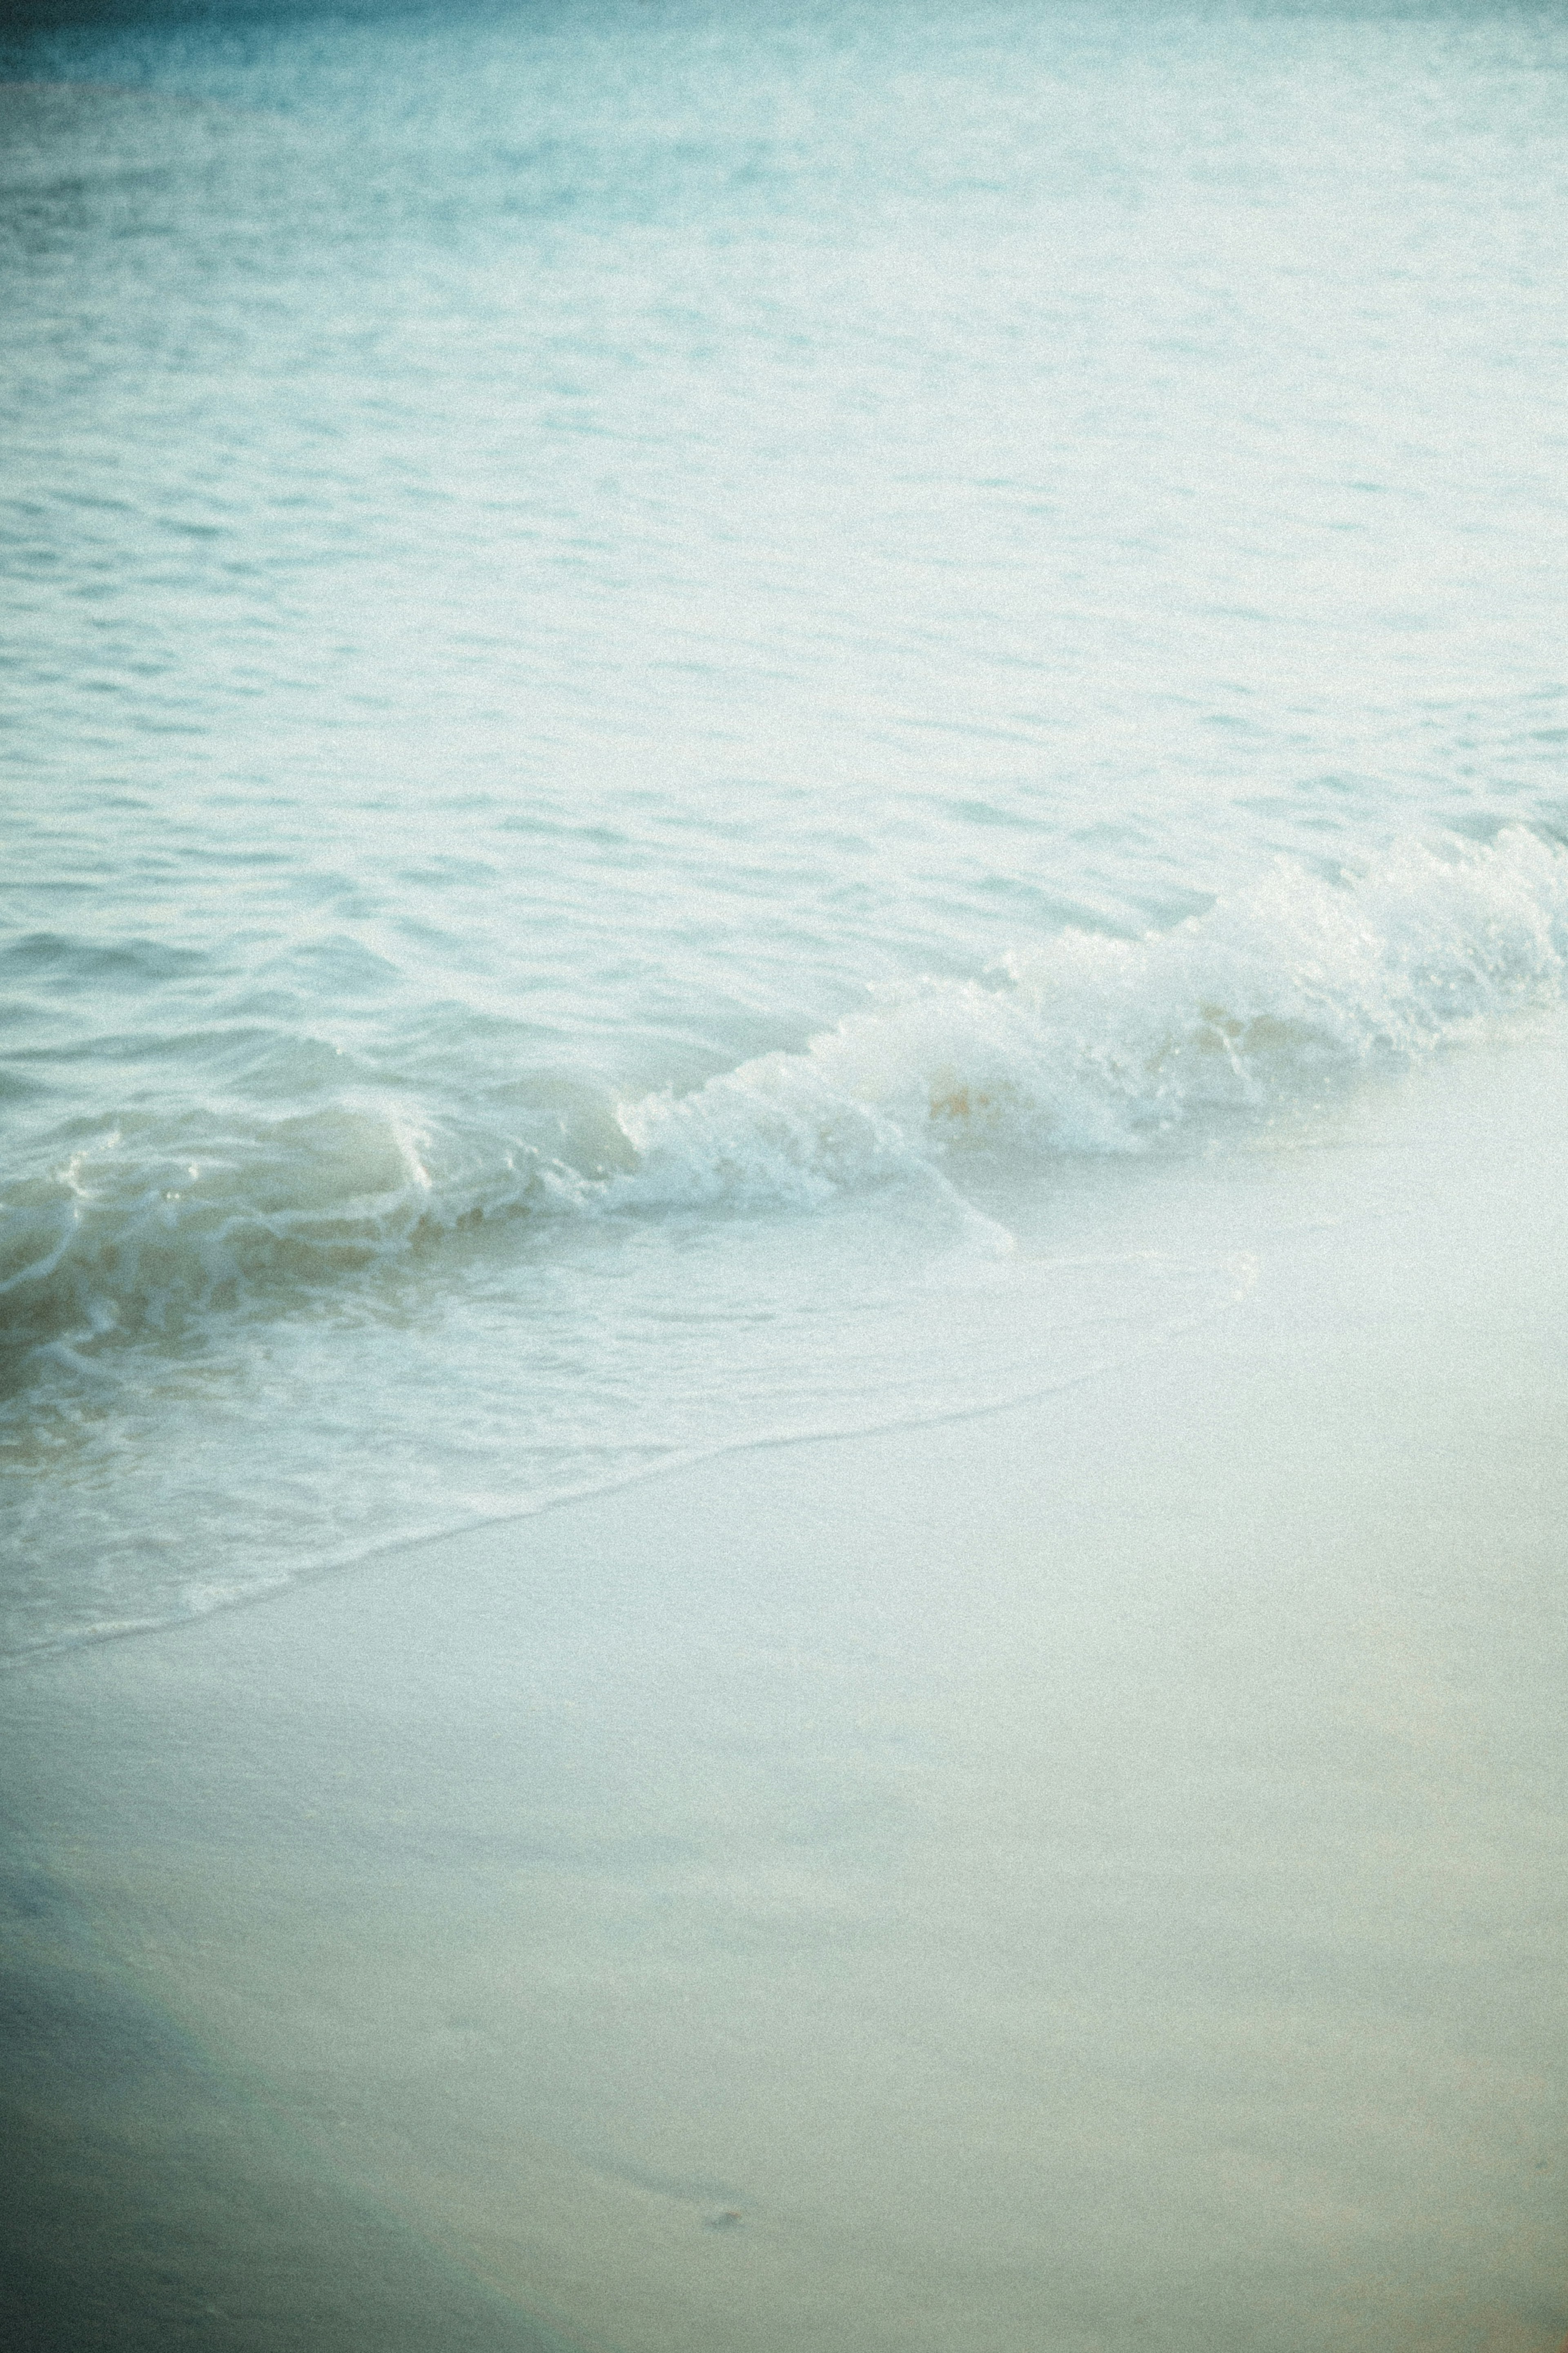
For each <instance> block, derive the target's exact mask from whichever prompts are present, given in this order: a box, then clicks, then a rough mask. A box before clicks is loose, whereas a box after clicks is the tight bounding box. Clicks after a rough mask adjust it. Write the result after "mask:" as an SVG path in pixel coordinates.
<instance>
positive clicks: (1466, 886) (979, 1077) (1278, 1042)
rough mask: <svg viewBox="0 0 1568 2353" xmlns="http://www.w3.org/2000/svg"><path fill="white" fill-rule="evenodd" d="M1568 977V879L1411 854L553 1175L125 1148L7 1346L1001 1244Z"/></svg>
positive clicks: (203, 1148)
mask: <svg viewBox="0 0 1568 2353" xmlns="http://www.w3.org/2000/svg"><path fill="white" fill-rule="evenodd" d="M1565 970H1568V852H1565V851H1564V850H1563V849H1562V848H1560V847H1557V846H1555V845H1553V844H1551V843H1549V842H1547V841H1544V840H1542V839H1540V838H1538V837H1537V836H1535V835H1532V834H1530V833H1528V832H1525V831H1523V830H1514V831H1510V832H1509V833H1506V834H1504V835H1502V836H1500V838H1499V839H1497V841H1495V842H1494V843H1492V844H1491V845H1489V846H1488V847H1478V846H1476V845H1474V844H1464V843H1459V842H1457V841H1450V842H1448V843H1447V844H1445V845H1442V846H1439V847H1436V848H1432V847H1421V846H1406V847H1405V848H1403V849H1400V850H1398V851H1397V852H1396V853H1394V855H1392V856H1391V857H1390V858H1388V859H1387V860H1385V861H1384V862H1383V863H1382V864H1381V865H1379V866H1377V867H1375V868H1373V869H1371V870H1369V871H1367V872H1365V873H1363V875H1362V876H1360V877H1359V878H1357V879H1354V880H1347V881H1340V882H1332V881H1324V880H1322V879H1321V878H1319V877H1317V876H1314V875H1312V874H1310V873H1308V872H1307V871H1304V870H1303V869H1301V868H1300V867H1299V866H1295V865H1290V864H1286V863H1283V862H1282V863H1280V864H1279V865H1278V866H1276V867H1275V868H1274V869H1273V870H1272V871H1270V872H1269V873H1268V874H1267V875H1266V876H1264V877H1263V878H1262V880H1261V881H1259V882H1258V883H1257V884H1256V885H1255V886H1254V887H1253V888H1252V889H1251V890H1250V891H1248V892H1245V893H1243V894H1240V895H1238V896H1237V897H1235V898H1233V899H1230V900H1227V901H1222V902H1219V903H1218V904H1216V905H1215V907H1214V908H1213V909H1211V910H1210V912H1209V913H1206V914H1205V915H1202V916H1199V917H1194V919H1192V920H1191V921H1189V922H1187V923H1182V924H1179V925H1178V926H1176V928H1175V929H1173V931H1170V932H1167V933H1163V934H1152V935H1150V936H1149V937H1147V938H1145V939H1142V940H1134V941H1127V940H1117V939H1111V938H1108V937H1105V936H1103V935H1099V934H1088V933H1081V932H1068V933H1066V934H1063V935H1061V936H1060V937H1058V938H1057V939H1054V940H1052V941H1049V942H1047V943H1046V944H1041V945H1039V946H1037V947H1036V948H1033V949H1031V950H1029V951H1027V952H1022V953H1019V954H1018V955H1015V956H1014V957H1012V958H1011V959H1009V961H1008V962H1007V964H1006V965H1005V966H1003V967H1001V968H999V969H998V970H997V971H995V972H994V973H993V974H991V975H989V976H987V977H986V978H985V979H984V980H975V981H934V980H928V981H924V982H921V983H920V984H918V985H916V986H914V987H910V988H907V989H904V990H902V991H901V992H899V993H897V994H887V995H884V996H883V997H880V998H879V1000H878V1001H877V1002H876V1003H874V1004H873V1005H872V1006H870V1007H868V1008H867V1009H865V1010H864V1011H861V1012H858V1013H856V1014H854V1015H852V1016H850V1017H849V1018H847V1019H846V1020H844V1021H842V1022H840V1023H839V1024H838V1025H837V1028H835V1029H831V1030H829V1031H826V1032H824V1033H823V1034H822V1035H820V1036H818V1037H816V1038H815V1039H812V1040H811V1041H810V1043H809V1044H808V1045H807V1046H806V1047H805V1049H804V1050H801V1051H799V1052H793V1053H791V1052H778V1053H772V1054H766V1055H763V1056H761V1057H759V1058H757V1059H756V1060H752V1061H748V1062H745V1063H743V1064H742V1065H741V1066H740V1067H739V1068H737V1069H735V1070H731V1071H726V1072H723V1073H721V1075H720V1076H718V1077H716V1078H713V1079H711V1080H710V1081H709V1082H708V1083H707V1084H706V1085H704V1086H702V1087H701V1088H700V1089H697V1090H696V1091H694V1092H691V1093H689V1094H687V1095H679V1096H678V1095H676V1094H674V1093H673V1092H656V1093H652V1094H648V1095H645V1096H644V1097H642V1098H641V1099H640V1100H639V1101H637V1102H635V1103H626V1104H623V1105H622V1106H620V1107H619V1109H618V1110H617V1111H616V1112H615V1113H614V1116H613V1118H612V1117H611V1114H610V1112H609V1109H608V1107H607V1106H605V1105H604V1104H603V1103H598V1104H596V1105H593V1104H589V1103H588V1098H587V1093H586V1092H584V1098H583V1103H582V1104H580V1105H579V1112H578V1114H574V1123H568V1122H564V1121H563V1119H561V1118H559V1117H557V1118H555V1119H554V1122H553V1127H552V1134H553V1135H554V1138H555V1148H553V1149H547V1148H546V1146H545V1145H544V1144H542V1143H539V1142H534V1143H526V1142H522V1141H520V1140H518V1138H517V1136H516V1135H515V1134H510V1135H509V1134H504V1133H501V1132H500V1130H499V1129H498V1128H497V1126H496V1125H495V1124H493V1122H492V1124H490V1125H488V1126H487V1125H485V1124H483V1120H482V1118H481V1116H480V1115H479V1114H478V1113H472V1114H468V1124H467V1125H464V1124H462V1122H461V1120H459V1119H458V1118H456V1117H454V1116H451V1115H448V1116H447V1117H446V1118H444V1119H437V1118H436V1117H435V1116H434V1115H433V1114H429V1115H426V1113H422V1112H420V1111H417V1110H414V1109H410V1108H409V1107H408V1106H407V1105H406V1104H404V1103H392V1102H367V1101H361V1100H354V1101H352V1102H339V1103H332V1104H327V1105H322V1106H319V1107H317V1108H315V1109H312V1110H310V1111H308V1112H303V1113H298V1114H296V1115H294V1116H292V1117H288V1118H282V1119H275V1120H272V1121H270V1122H267V1121H261V1120H252V1121H250V1122H249V1123H248V1124H247V1123H246V1122H243V1121H239V1120H235V1119H229V1120H219V1119H217V1118H216V1117H209V1118H208V1119H207V1120H206V1121H205V1122H204V1121H202V1120H201V1119H200V1118H199V1116H198V1115H197V1114H196V1113H188V1114H185V1115H184V1122H183V1124H178V1123H177V1124H173V1125H171V1124H163V1125H162V1126H159V1125H155V1124H152V1123H151V1122H148V1123H145V1124H140V1125H139V1124H137V1123H135V1122H133V1121H131V1120H124V1121H121V1124H119V1125H118V1126H115V1127H113V1128H109V1129H105V1130H102V1131H100V1132H97V1133H94V1134H90V1135H88V1136H85V1137H83V1138H82V1139H80V1140H79V1141H78V1142H76V1143H75V1144H74V1145H72V1146H71V1148H69V1149H68V1150H67V1151H66V1152H65V1154H64V1155H63V1157H62V1158H61V1159H60V1160H59V1161H58V1164H57V1165H56V1166H54V1167H53V1168H51V1169H50V1170H48V1171H47V1174H44V1175H42V1176H37V1177H36V1178H34V1179H32V1180H30V1181H26V1182H24V1183H22V1184H20V1185H17V1186H15V1187H12V1188H11V1189H10V1190H9V1192H8V1193H7V1196H6V1198H5V1203H4V1208H5V1218H4V1221H3V1224H0V1325H3V1328H4V1330H5V1334H6V1335H7V1337H8V1339H9V1340H10V1341H11V1342H12V1343H13V1344H16V1343H18V1342H19V1343H20V1344H21V1345H23V1346H24V1347H30V1346H34V1345H37V1344H39V1343H44V1344H46V1345H55V1346H59V1345H76V1344H77V1343H78V1342H79V1341H80V1340H84V1339H85V1340H90V1341H95V1342H96V1341H101V1340H106V1339H109V1338H111V1337H112V1335H115V1334H121V1335H138V1334H152V1335H164V1336H168V1337H178V1336H179V1335H180V1334H181V1333H183V1332H184V1331H186V1330H187V1329H189V1328H190V1327H191V1325H192V1324H193V1323H194V1322H195V1321H199V1319H201V1318H203V1317H205V1316H207V1315H209V1314H225V1313H227V1312H230V1311H234V1310H237V1309H241V1308H250V1309H255V1308H257V1307H258V1306H259V1307H260V1308H262V1309H263V1310H265V1311H268V1312H271V1311H273V1310H276V1309H279V1308H286V1307H287V1306H288V1305H289V1303H291V1302H297V1301H299V1300H300V1299H302V1298H305V1297H308V1296H311V1295H315V1294H319V1293H321V1292H323V1291H328V1292H335V1291H337V1290H339V1289H340V1288H341V1286H342V1284H343V1282H345V1281H350V1282H352V1281H353V1279H355V1278H361V1277H363V1276H364V1275H366V1274H367V1273H369V1272H371V1271H374V1269H376V1268H377V1267H383V1268H385V1267H394V1268H395V1267H400V1266H403V1265H405V1264H406V1263H408V1262H409V1261H410V1260H411V1259H412V1258H413V1257H414V1256H415V1255H416V1254H417V1253H419V1252H420V1251H421V1250H425V1249H426V1248H427V1247H429V1246H431V1245H433V1244H435V1243H437V1242H438V1241H440V1240H441V1239H442V1238H443V1237H446V1236H449V1235H451V1234H453V1233H455V1232H457V1231H458V1230H459V1229H471V1228H476V1227H479V1226H489V1225H492V1224H496V1223H498V1222H500V1221H501V1220H503V1219H507V1218H511V1217H516V1216H520V1215H521V1216H527V1217H529V1218H534V1219H539V1218H543V1219H551V1218H567V1219H580V1218H583V1217H605V1216H624V1217H636V1216H639V1215H647V1214H650V1213H661V1212H664V1211H667V1210H669V1209H680V1210H689V1211H701V1210H704V1209H712V1210H729V1211H735V1210H742V1211H744V1210H747V1209H766V1208H770V1207H773V1208H777V1207H780V1206H791V1207H795V1208H805V1209H810V1208H816V1207H819V1206H820V1205H822V1204H823V1203H825V1202H826V1201H828V1200H830V1199H832V1198H834V1197H835V1196H837V1195H841V1194H844V1193H847V1192H864V1191H866V1190H868V1188H870V1187H878V1186H883V1185H889V1184H895V1183H898V1182H908V1181H911V1180H913V1181H918V1182H919V1183H920V1184H921V1185H922V1186H923V1187H928V1188H929V1187H931V1186H933V1185H934V1186H935V1187H938V1188H939V1189H940V1190H942V1192H944V1193H945V1194H946V1195H947V1196H948V1198H949V1199H950V1201H951V1202H952V1205H953V1207H954V1208H955V1209H956V1210H957V1211H958V1213H959V1215H960V1218H961V1221H962V1220H963V1219H969V1220H970V1222H971V1224H973V1223H974V1221H975V1220H976V1219H978V1213H977V1212H973V1211H971V1210H970V1208H969V1207H968V1205H967V1204H966V1203H965V1202H964V1201H963V1172H964V1166H965V1157H966V1155H973V1153H974V1152H975V1151H976V1150H977V1149H984V1150H990V1151H1001V1152H1004V1153H1006V1154H1010V1155H1014V1156H1016V1157H1017V1156H1021V1157H1022V1158H1024V1159H1025V1160H1026V1161H1028V1160H1029V1159H1035V1160H1037V1161H1042V1162H1043V1161H1047V1160H1048V1159H1049V1158H1050V1157H1052V1156H1054V1155H1063V1154H1068V1155H1071V1154H1104V1153H1127V1152H1136V1151H1143V1150H1147V1149H1149V1148H1151V1147H1152V1146H1154V1145H1157V1144H1158V1142H1159V1141H1160V1139H1161V1138H1162V1137H1164V1136H1167V1135H1170V1134H1173V1133H1174V1132H1177V1131H1180V1130H1183V1129H1190V1128H1191V1126H1192V1125H1193V1124H1194V1122H1203V1121H1208V1122H1210V1123H1213V1122H1222V1121H1225V1120H1234V1119H1236V1118H1238V1117H1239V1118H1258V1117H1263V1118H1267V1117H1269V1116H1271V1115H1273V1114H1274V1113H1276V1112H1279V1111H1287V1110H1289V1108H1290V1107H1291V1106H1292V1105H1293V1104H1295V1103H1300V1102H1302V1101H1310V1099H1311V1098H1312V1097H1313V1096H1314V1095H1315V1094H1317V1093H1321V1092H1323V1091H1324V1090H1325V1089H1329V1088H1332V1087H1334V1086H1336V1085H1340V1084H1342V1083H1343V1082H1345V1081H1346V1080H1348V1079H1350V1078H1352V1077H1353V1075H1354V1074H1355V1073H1356V1072H1357V1071H1361V1070H1363V1069H1365V1068H1367V1067H1368V1066H1371V1065H1378V1064H1381V1065H1384V1066H1386V1067H1391V1068H1393V1067H1397V1066H1398V1065H1399V1064H1401V1063H1403V1062H1408V1061H1410V1060H1415V1059H1418V1058H1420V1057H1423V1056H1425V1055H1427V1054H1430V1053H1431V1052H1433V1051H1435V1050H1437V1049H1439V1048H1441V1047H1442V1046H1443V1045H1445V1044H1446V1043H1448V1042H1450V1041H1453V1040H1457V1039H1460V1038H1462V1037H1464V1036H1465V1035H1467V1034H1468V1033H1469V1032H1471V1031H1473V1030H1474V1029H1476V1028H1477V1027H1478V1025H1480V1026H1484V1025H1486V1024H1488V1023H1492V1022H1497V1021H1499V1020H1503V1019H1506V1018H1509V1017H1510V1016H1512V1015H1517V1014H1518V1013H1520V1012H1521V1011H1525V1010H1528V1009H1530V1008H1542V1007H1547V1006H1552V1005H1556V1004H1560V1003H1561V1002H1562V1001H1563V995H1564V989H1563V979H1564V973H1565ZM584 1106H586V1107H584ZM979 1222H980V1225H981V1226H984V1234H983V1235H982V1236H981V1237H980V1238H981V1239H982V1240H987V1243H988V1246H990V1247H996V1246H997V1234H998V1232H999V1229H991V1228H989V1226H988V1225H985V1221H984V1220H980V1221H979ZM971 1238H972V1239H973V1238H974V1237H973V1236H972V1237H971Z"/></svg>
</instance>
